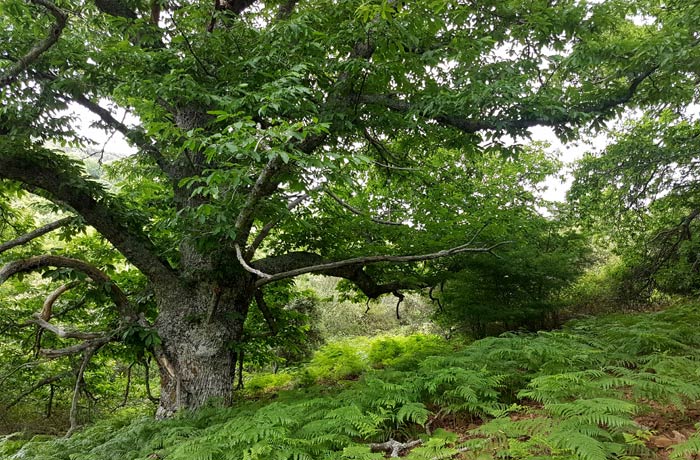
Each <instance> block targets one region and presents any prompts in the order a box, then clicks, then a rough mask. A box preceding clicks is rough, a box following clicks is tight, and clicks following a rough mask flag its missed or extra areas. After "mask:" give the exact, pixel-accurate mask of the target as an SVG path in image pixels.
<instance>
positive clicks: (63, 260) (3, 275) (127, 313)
mask: <svg viewBox="0 0 700 460" xmlns="http://www.w3.org/2000/svg"><path fill="white" fill-rule="evenodd" d="M45 267H66V268H72V269H74V270H78V271H80V272H82V273H85V274H86V275H87V276H89V277H90V278H91V279H92V280H93V281H94V282H96V283H103V284H104V285H105V286H106V287H107V288H108V289H107V292H108V293H109V295H110V297H111V298H112V300H113V301H114V303H115V304H116V305H117V309H118V311H119V313H120V315H121V316H122V318H123V319H124V320H126V321H130V320H135V318H136V313H135V312H134V311H133V309H132V308H131V305H130V304H129V300H128V299H127V297H126V294H124V291H122V290H121V289H120V288H119V286H117V285H116V284H115V283H114V282H113V281H112V279H111V278H110V277H109V276H107V275H106V274H105V273H104V272H102V271H101V270H100V269H98V268H97V267H95V266H94V265H91V264H89V263H87V262H84V261H82V260H79V259H71V258H69V257H63V256H52V255H44V256H35V257H30V258H28V259H21V260H15V261H13V262H9V263H7V264H6V265H5V266H4V267H2V268H0V284H2V283H4V282H5V281H7V279H8V278H9V277H10V276H12V275H15V274H17V273H26V272H31V271H34V270H38V269H41V268H45Z"/></svg>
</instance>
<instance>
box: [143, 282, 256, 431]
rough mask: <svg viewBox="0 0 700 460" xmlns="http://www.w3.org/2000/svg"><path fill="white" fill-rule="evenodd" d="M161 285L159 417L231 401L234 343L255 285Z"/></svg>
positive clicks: (159, 301)
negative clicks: (182, 410)
mask: <svg viewBox="0 0 700 460" xmlns="http://www.w3.org/2000/svg"><path fill="white" fill-rule="evenodd" d="M238 281H239V282H238V283H232V284H231V285H227V286H220V285H219V284H216V283H206V282H200V283H197V284H189V283H185V282H183V283H181V284H179V285H171V286H159V287H158V289H157V291H156V295H157V301H158V304H159V308H160V314H159V316H158V320H157V321H156V324H155V326H156V330H157V332H158V334H159V336H160V339H161V353H162V354H163V355H164V358H165V359H161V360H160V377H161V397H160V405H159V407H158V411H157V413H156V415H157V417H158V418H165V417H169V416H170V415H172V414H173V413H175V412H176V411H178V410H180V409H183V408H187V409H197V408H199V407H202V406H203V405H205V404H207V403H208V402H209V403H220V404H224V405H227V404H229V403H230V402H231V392H232V389H233V381H234V378H235V368H236V351H235V347H236V345H237V344H238V343H240V341H241V339H242V336H243V322H244V321H245V317H246V315H247V313H248V306H249V304H250V301H251V299H252V289H251V284H250V283H249V282H248V281H247V280H246V279H245V277H242V278H241V279H240V280H238Z"/></svg>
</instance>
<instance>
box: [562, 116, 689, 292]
mask: <svg viewBox="0 0 700 460" xmlns="http://www.w3.org/2000/svg"><path fill="white" fill-rule="evenodd" d="M698 152H700V120H697V119H696V117H695V116H694V115H691V114H688V115H681V114H678V113H673V112H672V111H669V110H664V111H663V112H661V113H648V114H646V115H645V116H644V117H642V118H641V119H639V120H636V121H631V122H629V123H628V125H627V126H626V127H624V128H623V129H622V130H621V131H620V132H619V133H617V134H616V135H615V137H614V142H613V143H612V144H611V145H610V146H609V147H608V148H606V149H605V150H604V151H603V152H601V153H600V154H599V155H589V156H586V157H585V158H584V159H583V160H581V161H580V162H579V165H578V167H577V171H576V181H575V183H574V186H573V188H572V191H571V193H570V196H571V198H572V200H573V201H574V202H575V204H576V205H577V207H578V208H579V210H580V212H581V213H585V214H588V215H589V216H590V217H589V219H591V220H594V221H597V222H600V223H602V225H598V226H597V227H598V232H599V233H602V234H604V235H607V237H608V238H610V240H609V241H610V242H611V243H612V244H613V247H614V251H615V252H616V253H617V254H618V255H620V256H621V257H622V260H623V263H624V265H625V266H626V267H627V269H626V273H625V274H624V275H623V276H622V277H621V279H620V284H619V286H618V297H619V298H620V299H621V300H624V299H626V300H627V301H630V302H634V301H639V300H643V299H645V298H647V297H648V296H649V295H651V294H652V293H653V291H654V290H655V289H660V290H662V291H664V292H668V293H680V294H694V293H697V292H698V290H699V289H700V240H698V237H697V233H698V231H700V222H699V219H698V217H699V216H700V168H699V166H700V163H699V162H700V156H699V155H698ZM593 226H594V227H595V222H593Z"/></svg>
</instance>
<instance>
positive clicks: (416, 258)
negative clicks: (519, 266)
mask: <svg viewBox="0 0 700 460" xmlns="http://www.w3.org/2000/svg"><path fill="white" fill-rule="evenodd" d="M510 243H512V241H502V242H500V243H496V244H494V245H492V246H489V247H484V248H472V247H469V246H468V245H467V244H464V245H460V246H456V247H454V248H451V249H445V250H442V251H438V252H433V253H430V254H420V255H411V256H388V255H383V256H365V257H355V258H352V259H346V260H340V261H337V262H327V263H321V264H317V265H311V266H307V267H302V268H298V269H295V270H290V271H287V272H282V273H276V274H274V275H270V274H266V273H262V275H265V276H261V279H259V280H258V281H257V282H256V283H255V287H260V286H264V285H266V284H268V283H272V282H273V281H278V280H281V279H285V278H293V277H295V276H299V275H303V274H304V273H318V272H327V271H330V270H334V269H339V268H343V267H351V266H360V267H364V266H367V265H371V264H376V263H380V262H393V263H407V262H420V261H425V260H434V259H440V258H443V257H449V256H454V255H457V254H465V253H471V254H479V253H488V254H494V252H493V251H494V250H495V249H496V248H498V247H500V246H503V245H506V244H510ZM253 266H255V263H253ZM258 276H260V275H258Z"/></svg>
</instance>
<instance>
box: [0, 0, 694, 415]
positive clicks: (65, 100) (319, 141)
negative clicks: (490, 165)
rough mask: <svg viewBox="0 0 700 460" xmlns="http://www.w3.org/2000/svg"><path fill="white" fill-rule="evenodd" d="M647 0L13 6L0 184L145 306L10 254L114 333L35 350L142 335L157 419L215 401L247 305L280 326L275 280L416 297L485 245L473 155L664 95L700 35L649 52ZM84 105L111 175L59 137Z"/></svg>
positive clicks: (88, 269) (79, 268)
mask: <svg viewBox="0 0 700 460" xmlns="http://www.w3.org/2000/svg"><path fill="white" fill-rule="evenodd" d="M650 3H653V2H647V3H645V4H644V5H636V4H633V3H628V2H625V1H614V2H613V1H610V2H595V3H588V2H583V1H580V2H579V1H576V0H564V1H560V2H554V3H553V2H551V1H549V0H547V1H545V0H534V1H531V2H521V1H519V0H510V1H505V2H503V1H498V2H494V1H489V2H478V3H464V2H458V1H452V0H437V1H429V2H395V1H390V0H377V1H369V2H360V1H359V0H358V1H354V0H349V1H346V0H343V1H330V0H328V1H325V0H324V1H317V2H297V1H294V0H290V1H276V2H275V1H269V2H261V1H255V0H243V1H219V0H217V1H215V2H213V3H212V2H199V1H190V2H180V3H177V2H160V1H157V0H153V1H151V2H150V4H148V3H147V2H131V1H129V2H126V1H121V0H109V1H106V0H96V1H95V2H94V3H90V2H88V3H84V2H80V1H77V0H60V1H53V0H27V1H22V0H6V1H4V2H3V3H2V6H1V8H2V13H3V14H2V15H0V24H1V25H2V27H0V43H3V49H2V51H1V52H0V53H1V54H0V58H1V61H0V62H1V64H0V96H1V99H2V101H3V102H2V106H0V135H1V136H2V137H1V138H0V178H2V179H3V183H2V187H4V188H5V189H7V188H16V187H17V186H18V185H17V184H19V187H21V188H23V189H24V190H26V191H28V192H29V193H32V194H38V195H41V196H43V197H46V198H47V199H49V200H50V201H52V202H53V203H55V205H56V209H60V210H62V211H64V212H65V213H67V214H68V215H72V216H75V217H78V218H79V219H81V222H82V223H84V225H86V226H90V227H92V228H94V229H95V230H96V231H97V232H98V233H99V235H101V236H102V237H103V238H104V239H106V240H107V241H109V243H111V245H112V246H113V248H114V250H116V251H118V252H119V253H120V254H121V255H122V256H123V257H124V259H125V261H127V262H128V264H129V265H128V266H126V265H123V263H120V268H121V269H126V268H129V267H135V268H136V269H137V270H138V271H139V272H140V274H141V275H142V277H143V280H144V282H146V283H147V284H148V286H149V289H150V290H151V293H152V296H151V298H152V301H153V309H152V310H149V311H147V312H144V311H143V308H142V307H141V306H140V305H139V304H138V303H137V302H135V301H134V299H133V296H132V295H131V294H132V292H131V291H130V290H129V289H122V286H121V284H120V283H118V280H117V279H116V278H112V277H111V276H109V275H110V270H106V267H105V266H101V267H97V266H95V265H93V264H92V263H90V262H91V261H88V260H87V257H86V256H89V254H80V253H73V254H60V255H59V254H56V253H48V254H38V253H37V254H35V255H31V256H30V255H29V254H27V253H26V252H23V251H21V250H12V251H10V247H11V246H14V245H9V246H8V245H4V246H3V257H5V262H7V264H6V265H5V266H4V267H3V268H2V269H0V282H4V281H6V280H8V279H10V277H12V276H14V275H18V274H21V273H27V272H31V271H37V270H46V269H48V268H49V267H53V268H54V269H61V270H64V271H71V272H74V273H82V275H81V276H82V277H84V278H85V279H86V280H87V279H89V280H91V281H92V282H93V283H95V284H96V285H97V286H100V287H102V290H103V292H105V294H107V295H108V296H109V298H110V299H111V307H108V306H106V304H105V307H104V308H105V309H107V308H111V311H112V312H113V315H114V317H115V318H117V320H116V321H115V322H112V323H109V328H103V329H101V330H71V331H70V332H68V333H67V334H64V335H63V337H64V338H67V339H70V340H71V341H70V342H68V343H66V346H65V347H63V348H58V349H48V350H46V349H45V350H41V351H40V353H41V354H43V355H45V356H53V357H56V356H66V355H71V354H82V356H83V361H82V362H85V363H87V362H89V359H90V357H91V356H92V355H93V354H94V353H95V352H97V350H98V349H100V348H101V347H103V346H104V345H106V344H107V343H110V342H112V341H117V340H120V339H121V338H122V337H124V334H125V332H126V331H136V330H138V331H139V332H138V334H137V335H138V337H142V338H143V341H144V346H146V347H147V348H148V349H149V351H150V353H152V354H153V355H154V357H155V359H156V361H157V363H158V366H159V368H160V376H161V378H160V384H161V395H160V407H159V410H158V416H160V417H165V416H168V415H170V414H172V413H173V412H175V411H177V410H179V409H181V408H193V409H195V408H198V407H200V406H202V405H203V404H205V402H206V401H207V400H210V399H216V400H220V401H223V402H228V401H230V400H231V388H232V383H233V382H234V380H235V369H236V368H237V366H236V362H237V356H238V353H237V350H238V349H240V348H241V346H242V344H244V343H245V342H246V340H248V339H247V335H246V333H245V327H244V325H245V320H246V318H247V317H248V315H249V313H250V309H251V307H253V308H257V309H259V310H260V312H261V314H262V316H263V317H264V318H265V319H266V320H267V321H268V323H269V328H270V330H271V331H273V330H274V328H275V326H274V321H275V318H274V315H272V314H269V313H270V312H269V309H268V308H267V307H266V303H265V302H264V301H255V302H254V300H255V299H256V298H257V299H263V300H264V295H263V291H265V290H266V289H268V288H269V287H270V285H271V284H273V283H275V282H278V281H282V280H287V279H290V278H293V277H295V276H297V275H300V274H303V273H320V274H324V275H333V276H338V277H341V278H345V279H346V280H348V281H350V282H352V283H353V284H354V285H355V286H356V288H357V289H358V290H360V291H361V292H362V293H364V295H366V296H367V297H369V298H376V297H378V296H380V295H383V294H388V293H394V294H396V295H397V296H401V290H402V289H416V288H422V287H428V286H429V284H430V283H431V280H432V279H434V278H431V277H430V276H427V275H429V274H430V272H431V269H432V267H433V265H431V264H432V262H431V261H435V260H437V259H439V258H444V257H449V256H455V255H458V254H470V253H471V254H474V253H489V252H492V251H493V249H495V248H496V246H497V245H498V244H499V243H500V241H491V242H489V243H485V244H477V241H480V239H478V238H474V235H476V234H477V232H478V230H479V229H480V228H481V227H482V226H483V223H484V222H482V221H475V219H474V218H473V217H472V215H471V213H470V211H471V209H472V207H471V202H472V200H474V199H475V198H476V199H477V200H478V199H479V197H474V196H471V195H470V189H469V184H470V183H474V181H475V180H481V181H486V182H488V181H489V180H491V178H490V177H478V178H475V177H473V176H472V175H471V174H470V169H469V162H470V160H471V159H472V158H476V157H479V156H480V155H483V154H485V153H491V154H499V155H503V156H506V157H507V156H509V155H512V156H513V158H516V159H517V156H515V155H516V154H517V149H513V148H510V147H507V145H511V144H512V140H513V139H514V138H517V139H521V137H522V136H527V135H528V128H530V127H533V126H538V125H544V126H551V127H553V128H554V130H555V131H556V132H557V133H558V134H560V135H561V136H562V137H563V138H567V137H570V136H572V135H574V134H575V132H576V129H577V128H578V127H581V126H587V125H590V124H591V123H593V125H594V126H596V125H600V124H601V123H602V122H604V121H605V120H608V119H610V118H612V117H615V116H616V115H617V114H618V113H619V112H620V111H622V110H623V109H624V107H626V106H628V105H639V104H644V103H647V102H650V101H651V102H653V101H656V100H659V99H660V98H661V97H662V96H663V94H660V92H659V91H657V86H659V82H665V81H666V80H669V79H678V78H682V77H679V76H678V75H677V72H676V70H677V68H676V67H675V65H676V63H675V62H673V63H671V62H669V61H668V60H667V56H668V52H669V50H670V51H671V52H672V53H673V52H675V51H674V50H676V49H687V43H686V42H687V41H688V40H691V41H697V39H696V38H695V39H694V38H692V37H689V36H688V34H687V33H686V34H685V35H683V33H685V32H682V34H681V36H680V37H679V38H678V39H677V40H669V42H668V43H667V45H665V46H664V47H659V46H656V45H657V44H658V41H659V40H661V39H666V37H668V36H669V34H667V33H666V31H665V30H661V31H659V29H658V28H656V27H654V26H646V25H644V24H641V25H640V24H639V21H637V22H635V16H634V14H635V13H637V14H638V15H645V14H646V15H652V16H653V15H654V14H656V13H658V9H659V8H661V7H659V8H657V7H656V5H650ZM683 5H684V4H682V5H681V6H683ZM642 6H644V7H647V10H648V11H647V10H645V9H643V8H642ZM664 8H665V7H664ZM664 11H665V10H664ZM697 23H698V21H696V22H695V24H697ZM658 37H661V38H658ZM671 37H672V36H671ZM652 76H653V78H654V81H651V78H652ZM662 87H663V86H662ZM75 106H82V108H84V109H87V110H89V111H91V112H93V113H94V114H96V115H97V116H98V117H99V119H100V122H99V124H100V125H101V126H102V127H104V128H105V129H107V130H108V131H118V132H120V133H121V134H122V135H124V136H125V137H126V139H128V141H129V142H130V143H131V144H132V145H133V146H134V147H136V148H137V149H138V153H137V154H136V155H135V156H133V157H132V158H129V159H128V160H126V161H124V162H123V164H122V165H120V167H121V171H119V172H118V174H116V175H115V176H114V178H113V180H112V184H111V185H110V186H107V185H106V184H104V183H102V182H98V181H96V180H93V179H91V178H90V177H88V176H87V175H86V174H85V172H84V171H83V169H82V167H81V166H80V165H78V164H77V163H76V162H75V161H73V160H71V159H69V158H68V157H66V156H64V155H62V154H61V153H60V152H58V151H57V149H56V148H52V147H51V145H54V146H55V145H70V146H85V145H87V144H90V140H89V139H85V137H84V135H83V134H82V133H79V132H76V131H75V129H74V128H73V127H72V126H73V125H72V124H71V120H70V115H67V114H66V112H63V110H65V109H67V108H72V107H75ZM119 110H125V111H126V112H128V113H130V114H132V115H134V116H135V117H136V118H135V119H134V120H133V121H123V120H122V117H121V115H120V114H121V112H120V111H119ZM447 167H451V168H453V170H458V169H459V167H462V168H463V170H462V172H461V173H460V175H458V176H455V177H446V176H445V175H442V174H440V172H441V170H442V169H443V168H447ZM3 201H4V204H3V206H7V204H8V202H7V200H6V199H5V198H3ZM494 218H495V219H498V217H497V216H494ZM51 225H52V226H53V227H55V226H59V225H60V224H59V223H55V224H51ZM43 230H46V231H49V230H51V228H50V227H44V228H43ZM43 230H42V231H43ZM37 235H38V233H33V234H30V235H28V236H27V237H26V238H23V239H22V240H21V243H27V242H31V241H32V240H33V238H35V237H36V236H37ZM12 236H13V237H19V235H18V234H16V235H15V234H14V233H13V235H12ZM17 241H20V240H17ZM15 247H16V246H15ZM93 262H94V261H93ZM97 262H99V261H97ZM406 264H408V265H406ZM117 271H119V270H117ZM124 287H125V288H127V286H124ZM52 288H54V287H51V288H50V289H52ZM149 314H152V316H151V317H150V318H149ZM32 321H33V322H34V323H35V324H36V325H38V326H40V327H42V328H43V329H45V330H48V331H53V332H56V331H57V329H56V327H57V326H56V324H55V323H54V322H52V319H51V318H47V319H44V318H39V317H35V318H34V319H32ZM127 335H128V334H127ZM132 336H133V334H132ZM84 368H85V366H81V367H80V370H79V371H80V372H82V369H84ZM80 372H79V375H78V382H79V381H80V378H81V375H82V374H81V373H80Z"/></svg>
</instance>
